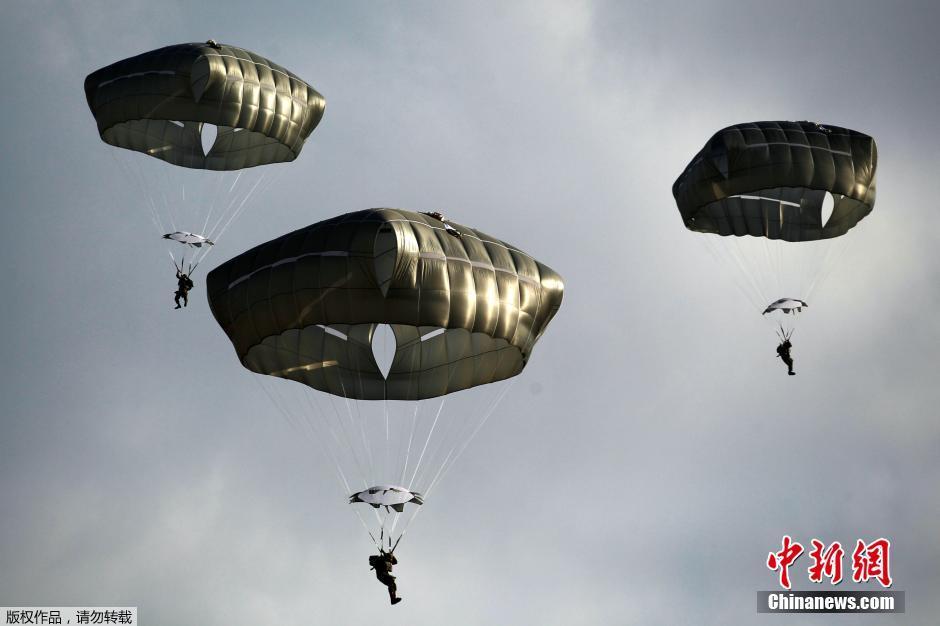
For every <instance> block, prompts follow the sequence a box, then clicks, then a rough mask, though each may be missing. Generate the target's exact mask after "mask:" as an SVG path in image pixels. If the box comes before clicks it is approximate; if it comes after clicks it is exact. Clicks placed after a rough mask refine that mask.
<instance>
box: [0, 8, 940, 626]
mask: <svg viewBox="0 0 940 626" xmlns="http://www.w3.org/2000/svg"><path fill="white" fill-rule="evenodd" d="M937 18H938V15H937V10H936V8H935V7H934V6H932V5H931V4H930V3H914V2H910V3H901V4H900V5H891V6H887V5H879V4H877V3H859V2H830V3H826V4H823V5H819V4H816V3H808V2H795V3H786V4H779V3H709V4H708V5H704V4H701V3H681V2H672V3H662V2H661V3H643V2H634V3H589V2H579V3H556V4H545V3H542V2H531V3H511V4H507V3H491V4H488V5H481V4H480V3H459V4H451V5H446V6H444V5H437V4H433V3H417V4H408V5H399V4H394V3H369V4H365V3H362V4H347V5H344V6H342V7H337V6H334V5H329V4H321V3H316V4H310V3H297V4H291V3H271V4H270V5H269V6H265V7H262V8H259V7H258V6H257V5H256V4H249V3H243V2H230V3H226V4H225V5H221V4H217V3H214V4H213V5H211V6H208V5H207V6H199V7H197V6H190V5H188V4H179V5H175V4H161V5H159V6H156V5H150V4H147V3H140V4H133V3H122V4H121V6H120V8H117V7H116V6H113V5H111V4H110V3H69V4H64V3H30V4H25V3H24V4H19V5H15V6H12V7H9V8H7V11H6V12H5V19H4V22H3V25H2V26H0V35H2V37H0V42H2V43H0V46H2V48H3V52H4V58H6V59H8V60H9V59H14V60H15V62H13V63H7V64H5V65H4V69H3V70H2V72H3V79H4V81H3V82H4V84H5V85H8V86H12V88H9V89H7V90H6V92H5V93H4V96H3V97H4V110H5V111H6V113H7V115H6V118H5V122H4V124H3V130H4V134H5V141H4V145H5V146H7V148H6V150H5V155H6V156H5V158H4V160H3V165H2V168H0V189H2V190H3V191H2V195H3V199H4V203H3V205H4V207H5V210H4V211H3V213H2V220H3V229H2V235H0V237H2V246H0V262H2V263H3V266H4V267H6V268H7V271H6V272H4V274H3V276H2V277H0V281H2V290H3V293H4V294H6V295H7V297H6V298H5V299H4V300H3V302H2V304H0V315H2V319H3V320H4V322H5V323H4V331H3V337H2V340H3V345H4V350H3V353H4V355H5V359H4V363H5V364H4V366H3V376H2V377H0V397H2V398H3V400H2V411H0V428H2V431H0V432H2V433H3V435H2V437H0V495H2V497H3V501H4V504H5V509H4V523H3V525H2V529H0V555H2V561H3V567H2V568H0V602H2V603H3V604H7V605H10V604H14V605H18V604H30V603H35V604H58V605H68V604H122V605H139V606H140V607H141V614H142V616H143V619H144V620H145V622H146V623H154V624H171V623H200V624H255V623H275V622H277V620H281V621H283V622H284V623H300V622H307V623H317V624H321V623H322V624H342V623H356V624H358V623H366V622H368V621H371V620H374V619H381V620H385V621H388V620H392V622H393V623H399V622H400V623H405V622H407V623H411V624H422V623H425V624H440V623H452V624H477V623H500V624H505V623H509V624H536V623H538V624H566V625H567V624H597V623H607V624H644V625H647V624H676V623H714V624H750V623H754V621H755V615H756V614H755V612H754V607H753V602H754V600H753V598H754V596H753V592H754V591H755V590H757V589H769V588H772V586H773V584H774V580H775V579H774V577H773V573H772V572H770V571H769V570H767V569H766V567H765V566H764V558H765V556H766V553H767V552H768V551H770V550H773V549H775V548H776V547H777V545H779V541H780V538H781V536H782V535H783V534H784V533H789V534H792V535H793V536H794V537H795V538H799V539H800V540H801V541H803V542H804V543H805V544H808V542H809V540H810V539H811V538H812V537H814V536H818V537H820V538H823V539H825V540H827V541H833V540H840V541H842V542H843V543H852V542H854V540H855V538H857V537H862V538H867V539H873V538H875V537H876V536H881V535H884V536H888V537H890V538H891V539H892V541H893V543H894V551H893V552H892V557H893V559H894V563H893V569H894V576H895V580H896V585H895V586H896V588H897V589H903V590H906V591H907V594H908V595H907V599H908V613H907V615H906V616H899V617H897V618H893V619H892V618H885V617H877V618H869V619H859V620H853V623H874V622H875V621H876V620H877V622H878V623H879V624H881V623H901V622H902V620H903V621H904V623H917V624H927V623H931V622H932V619H933V616H934V615H936V614H937V612H938V611H940V603H938V599H937V597H936V594H935V593H934V590H935V589H936V588H937V586H938V584H940V574H938V570H937V567H936V562H937V559H938V557H940V543H938V539H937V533H936V524H935V523H934V522H933V520H935V519H937V515H938V513H940V511H938V507H940V500H938V492H937V487H936V485H937V484H938V479H940V464H938V461H937V455H936V449H937V444H938V443H940V428H938V423H937V420H936V419H935V413H936V408H935V407H936V406H937V404H938V400H940V391H938V389H937V386H936V384H935V378H936V373H935V372H936V366H937V362H938V360H937V357H938V346H940V322H938V321H937V316H936V315H934V313H933V312H934V311H935V310H936V309H937V305H938V304H940V294H938V289H937V280H936V278H937V276H938V265H937V260H936V254H935V252H934V250H935V249H936V246H937V244H938V240H937V234H936V233H937V232H938V231H937V228H936V225H937V218H936V216H935V215H936V212H935V211H934V209H933V207H932V206H931V205H930V202H929V200H927V201H925V198H929V197H930V196H929V192H930V189H931V188H932V183H933V178H934V176H935V171H936V169H937V166H938V165H940V159H938V152H937V149H936V138H937V136H938V128H937V122H936V119H937V118H936V114H935V109H936V102H937V97H938V94H940V76H938V74H937V72H936V71H935V70H934V69H933V66H934V64H933V60H934V59H935V58H936V57H937V53H938V44H937V43H936V38H935V36H934V33H933V30H934V25H935V24H936V23H937ZM208 37H214V38H216V39H219V40H222V41H231V42H234V43H237V44H239V45H244V46H246V47H248V48H250V49H254V50H257V51H258V52H259V53H261V54H265V55H268V56H270V57H272V58H274V59H276V60H278V61H279V62H282V63H283V64H284V65H285V66H287V67H290V68H291V69H293V70H294V71H296V72H297V73H298V74H299V75H300V76H303V77H306V78H309V80H310V81H311V82H312V84H313V85H314V86H315V87H316V88H317V89H318V90H320V91H321V92H322V93H323V94H324V95H325V96H326V98H327V111H326V115H325V116H324V119H323V122H322V123H321V125H320V127H319V128H318V129H317V130H316V131H315V132H314V134H313V135H312V136H311V139H310V141H309V142H308V144H307V147H306V148H305V150H304V153H303V155H302V156H301V158H300V159H298V161H297V162H295V163H293V164H291V165H290V166H288V167H284V168H282V171H281V172H280V174H279V176H278V179H277V185H276V186H275V187H274V188H273V189H272V190H271V191H270V192H269V193H268V194H267V195H266V196H265V197H263V198H259V199H258V201H257V203H256V204H255V205H254V206H252V207H251V208H250V209H249V210H248V211H247V212H246V214H245V215H244V216H243V217H242V218H241V219H240V220H239V221H238V222H237V223H236V224H235V225H234V226H233V227H232V229H231V230H230V231H229V232H228V233H227V234H226V237H225V239H224V240H223V241H222V242H220V244H219V249H218V250H217V251H216V252H214V253H213V256H212V257H210V261H209V262H208V263H209V264H210V265H212V264H215V263H217V262H219V261H221V260H222V259H224V258H228V257H230V256H233V255H234V254H236V253H238V252H240V251H242V250H244V249H247V248H248V247H250V246H253V245H255V244H257V243H259V242H261V241H265V240H267V239H270V238H272V237H275V236H277V235H280V234H282V233H284V232H287V231H288V230H291V229H294V228H299V227H301V226H304V225H307V224H309V223H312V222H314V221H318V220H320V219H323V218H325V217H328V216H332V215H334V214H338V213H341V212H345V211H351V210H357V209H361V208H366V207H369V206H381V205H391V206H402V207H407V208H412V209H417V210H430V209H438V208H439V209H442V210H444V211H445V213H447V214H448V215H452V216H453V218H454V219H455V220H458V221H462V222H466V223H468V224H471V225H473V226H475V227H479V228H481V229H482V230H484V231H486V232H491V233H493V234H494V235H496V236H499V237H501V238H503V239H505V240H507V241H510V242H514V243H517V244H518V245H520V246H521V247H523V248H524V249H526V250H528V251H531V252H532V253H533V254H535V255H536V256H537V257H539V258H540V259H544V260H545V261H546V262H547V263H549V264H550V265H551V266H552V267H554V268H556V269H557V270H558V271H559V272H561V274H562V275H563V276H564V277H565V279H566V281H567V294H566V301H565V303H564V306H563V308H562V310H561V312H560V314H559V316H558V317H557V319H556V320H555V321H554V322H553V323H552V326H551V328H550V329H549V331H548V332H547V334H546V336H545V337H544V339H543V340H542V341H541V342H540V344H539V346H538V347H537V349H536V350H535V353H534V357H533V360H532V363H531V365H530V366H529V367H528V368H527V369H526V372H525V373H524V375H523V376H522V378H521V379H520V381H519V382H518V383H517V384H516V385H515V387H514V388H513V390H512V392H511V393H510V394H509V395H508V396H507V397H506V399H505V400H504V401H503V403H502V404H501V406H500V408H499V409H498V410H497V412H496V414H495V415H494V416H493V418H492V419H491V421H490V422H489V423H488V424H487V426H486V428H485V429H483V431H481V433H480V434H479V436H478V437H477V439H476V440H475V441H474V442H473V445H471V446H470V448H469V449H468V451H467V452H466V454H465V455H464V456H463V457H462V458H461V459H460V462H459V463H458V465H457V467H456V468H455V469H454V471H452V472H451V473H449V474H448V475H447V477H446V481H445V483H444V484H443V485H442V487H441V489H440V491H438V492H437V493H436V494H435V498H434V500H433V501H432V502H429V503H428V504H427V505H426V509H427V510H426V511H424V512H423V513H422V516H421V517H420V518H419V520H418V521H417V522H416V523H415V526H414V528H413V529H412V530H411V531H409V535H408V539H407V542H406V543H405V544H403V546H402V550H401V560H402V563H401V565H400V570H401V571H400V575H399V576H400V577H399V583H400V588H401V591H402V594H403V596H404V597H405V598H406V601H405V602H404V603H403V604H401V605H399V606H397V607H396V608H395V611H394V612H391V613H390V611H389V609H388V607H387V605H386V604H385V598H384V594H383V591H382V589H380V588H379V587H378V584H377V583H376V582H375V581H373V580H371V576H372V574H371V572H369V571H368V569H367V566H366V560H365V559H366V555H367V554H368V552H369V550H370V544H369V543H368V540H367V539H366V538H365V537H364V533H363V532H362V529H361V528H360V527H359V524H358V522H357V521H356V519H355V516H353V515H351V514H350V513H349V511H347V510H346V509H345V505H344V503H343V495H344V494H343V493H342V492H341V490H340V489H338V488H337V485H336V481H335V479H334V478H332V476H331V474H330V471H331V467H330V465H329V463H328V462H326V461H325V460H324V459H322V458H319V455H318V453H317V451H316V448H315V446H312V445H311V444H310V443H309V442H306V441H304V440H302V439H300V438H297V437H296V436H295V433H293V431H292V430H291V429H290V427H289V426H288V425H287V424H285V422H284V420H283V419H282V418H281V417H280V416H279V415H278V413H277V412H276V411H275V410H274V409H273V407H272V406H271V404H270V403H269V402H268V400H267V398H266V397H265V396H264V394H263V393H262V391H261V389H259V387H258V386H257V385H256V384H255V383H254V381H252V378H251V377H252V375H251V374H250V373H248V372H247V371H245V370H244V369H243V368H241V366H240V365H239V364H238V363H237V361H236V359H235V356H234V352H233V350H232V349H231V347H230V345H229V344H228V343H227V341H226V339H225V337H224V336H223V334H222V333H221V331H220V330H219V329H218V327H217V326H216V325H215V323H214V321H213V320H212V319H211V315H210V313H209V311H208V307H207V306H206V303H205V301H204V299H203V297H202V296H203V294H204V291H203V289H202V288H203V285H202V284H201V282H202V281H201V280H198V279H200V278H202V277H204V274H203V275H202V276H201V277H200V276H197V287H196V292H194V302H193V305H192V306H191V307H190V308H189V310H187V311H185V312H178V311H171V310H170V306H171V292H172V288H173V279H172V268H170V270H169V271H168V264H167V263H166V261H164V260H163V259H164V258H165V256H164V255H165V253H164V252H163V250H162V248H161V247H160V246H161V242H158V241H153V240H152V239H153V238H152V236H151V235H152V230H151V227H150V225H149V224H148V218H147V215H146V212H145V211H143V210H141V209H140V208H139V203H140V198H139V196H138V191H137V189H136V188H135V187H134V186H133V185H132V184H130V183H129V182H128V181H126V180H121V177H120V175H119V174H120V169H119V168H118V167H117V166H116V164H115V162H114V160H113V159H112V158H111V155H110V154H109V148H108V147H107V146H105V144H103V143H102V142H101V141H100V140H99V139H98V137H97V134H96V132H95V128H94V124H93V121H92V119H91V116H90V115H89V113H88V111H87V107H86V105H85V102H84V94H83V93H82V87H81V85H82V80H83V79H84V76H85V75H86V74H87V73H88V72H89V71H91V70H93V69H95V68H97V67H100V66H102V65H104V64H107V63H110V62H112V61H114V60H116V59H119V58H123V57H126V56H129V55H131V54H135V53H137V52H140V51H143V50H146V49H150V48H154V47H157V46H160V45H165V44H170V43H176V42H180V41H188V40H193V41H198V40H205V39H206V38H208ZM756 119H815V120H820V121H824V122H832V123H838V124H841V125H845V126H848V127H851V128H857V129H858V130H861V131H864V132H868V133H870V134H871V135H872V136H874V137H875V138H876V139H877V141H878V147H879V154H880V164H879V175H878V180H879V186H878V189H879V196H878V201H877V205H876V208H875V211H874V213H873V214H872V215H871V216H870V217H869V218H868V219H866V220H865V221H864V222H863V223H862V224H861V225H860V226H859V228H857V229H856V230H855V231H853V232H852V233H850V236H851V237H852V242H851V245H850V247H849V249H848V251H847V252H846V254H845V256H844V257H843V259H842V261H841V263H840V264H839V266H838V267H836V268H835V269H834V271H833V274H832V275H831V277H830V278H829V280H828V282H827V283H826V285H825V289H824V290H823V292H821V293H820V297H819V299H818V306H814V307H813V309H812V317H809V316H808V317H807V321H806V323H805V325H804V326H801V328H800V331H799V333H800V335H799V340H798V341H797V343H796V347H795V355H796V358H797V364H798V370H799V372H800V375H799V376H796V377H795V378H794V379H787V378H786V377H785V376H783V375H782V374H784V372H783V371H782V368H781V367H780V365H779V364H778V363H776V362H775V360H774V359H773V358H772V352H771V350H772V348H773V342H774V338H773V336H772V335H771V334H770V333H769V332H768V330H767V328H766V327H765V326H764V325H762V324H761V323H760V322H759V321H758V320H757V319H752V318H753V315H752V314H751V312H750V308H749V307H748V305H747V302H746V301H745V300H744V299H743V298H742V297H741V296H740V294H738V292H737V291H736V290H735V287H734V284H733V281H732V279H731V277H730V276H729V275H728V274H727V272H728V269H727V268H724V267H722V266H720V265H717V264H715V263H714V262H713V261H712V259H711V258H709V256H708V254H707V251H706V250H705V248H704V247H703V246H701V245H699V242H697V241H696V240H695V236H694V235H693V234H691V233H689V232H687V231H685V230H684V229H683V227H682V224H681V222H680V220H679V217H678V213H677V211H676V209H675V205H674V203H673V201H672V197H671V193H670V187H671V184H672V182H673V180H674V179H675V177H676V176H677V175H678V173H679V172H680V171H681V169H682V168H683V167H684V166H685V164H686V163H687V162H688V160H689V158H690V157H691V156H692V155H693V154H694V153H695V152H696V151H697V150H698V149H699V148H700V147H701V146H702V145H703V144H704V142H705V141H706V140H707V138H708V137H709V136H710V134H711V133H712V132H714V131H715V130H716V129H718V128H721V127H723V126H726V125H728V124H733V123H737V122H743V121H749V120H756ZM299 198H308V199H307V200H303V201H299V200H298V199H299ZM814 304H815V303H814ZM532 484H545V485H552V486H553V488H554V489H556V490H562V491H563V492H565V493H568V494H571V497H570V498H564V499H558V498H547V497H545V496H544V495H543V494H542V493H541V492H540V491H539V490H537V489H535V490H531V491H526V490H522V487H523V486H529V485H532ZM480 490H483V491H485V492H486V493H487V494H488V496H487V498H486V499H485V501H479V500H478V499H475V498H473V497H470V496H467V495H466V494H472V493H477V492H479V491H480ZM800 566H801V568H802V567H805V566H806V563H805V562H804V561H801V562H800ZM795 578H796V579H797V580H798V581H799V582H798V584H800V583H802V586H804V587H805V586H806V585H807V584H808V583H806V580H805V577H804V576H802V569H801V570H800V573H799V574H797V575H795ZM843 586H845V584H844V583H843ZM828 621H829V620H825V619H813V618H811V617H808V618H806V619H802V618H801V619H800V620H799V623H801V624H823V623H828Z"/></svg>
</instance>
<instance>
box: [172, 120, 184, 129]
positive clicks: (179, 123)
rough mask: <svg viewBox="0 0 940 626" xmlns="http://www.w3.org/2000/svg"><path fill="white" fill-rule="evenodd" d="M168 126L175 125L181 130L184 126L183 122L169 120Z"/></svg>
mask: <svg viewBox="0 0 940 626" xmlns="http://www.w3.org/2000/svg"><path fill="white" fill-rule="evenodd" d="M170 124H176V125H177V126H179V127H180V128H182V127H183V126H184V124H183V122H181V121H179V120H170Z"/></svg>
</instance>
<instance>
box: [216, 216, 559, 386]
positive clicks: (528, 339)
mask: <svg viewBox="0 0 940 626" xmlns="http://www.w3.org/2000/svg"><path fill="white" fill-rule="evenodd" d="M451 229H456V230H457V231H459V232H460V233H461V236H460V237H456V236H452V235H450V234H449V233H448V231H447V229H446V228H445V225H444V224H443V223H442V222H441V221H439V220H436V219H435V218H433V217H431V216H429V215H425V214H422V213H414V212H411V211H403V210H398V209H372V210H368V211H359V212H356V213H349V214H346V215H341V216H339V217H336V218H333V219H330V220H326V221H324V222H320V223H318V224H314V225H312V226H308V227H307V228H302V229H300V230H298V231H295V232H293V233H290V234H288V235H284V236H283V237H279V238H278V239H275V240H273V241H269V242H268V243H265V244H262V245H260V246H258V247H256V248H254V249H252V250H249V251H248V252H245V253H244V254H242V255H240V256H238V257H236V258H234V259H232V260H230V261H228V262H226V263H224V264H222V265H221V266H219V267H218V268H216V269H215V270H213V271H212V272H211V273H210V274H209V276H208V279H207V281H208V282H207V285H208V290H209V304H210V307H211V308H212V312H213V314H214V315H215V318H216V320H217V321H218V322H219V324H220V325H221V326H222V328H223V329H224V330H225V332H226V334H227V335H228V336H229V339H231V341H232V343H233V345H234V346H235V351H236V352H237V354H238V357H239V359H240V360H241V362H242V364H243V365H244V366H245V367H247V368H248V369H250V370H252V371H254V372H257V373H259V374H268V375H271V376H279V377H281V378H288V379H291V380H295V381H297V382H301V383H303V384H305V385H307V386H309V387H312V388H314V389H318V390H320V391H325V392H327V393H332V394H334V395H337V396H342V397H344V398H355V399H360V400H420V399H425V398H433V397H436V396H441V395H444V394H447V393H452V392H454V391H460V390H461V389H467V388H470V387H475V386H477V385H483V384H486V383H491V382H495V381H499V380H503V379H506V378H509V377H511V376H515V375H516V374H518V373H519V372H521V371H522V368H523V367H525V364H526V362H527V361H528V359H529V355H530V354H531V352H532V349H533V348H534V347H535V343H536V342H537V341H538V339H539V337H541V336H542V333H543V332H544V330H545V328H546V326H547V325H548V323H549V322H550V321H551V319H552V317H553V316H554V315H555V312H556V311H557V310H558V307H559V306H561V299H562V291H563V283H562V280H561V278H560V277H559V276H558V274H556V273H555V272H554V271H553V270H552V269H551V268H549V267H547V266H546V265H544V264H542V263H540V262H539V261H537V260H535V259H534V258H532V257H531V256H529V255H528V254H526V253H525V252H523V251H521V250H519V249H518V248H516V247H514V246H511V245H509V244H507V243H504V242H502V241H499V240H498V239H496V238H494V237H491V236H490V235H487V234H485V233H482V232H479V231H476V230H474V229H472V228H469V227H467V226H461V225H459V224H454V225H452V226H451ZM380 324H388V325H390V326H391V328H392V331H393V332H394V338H395V345H396V350H395V356H394V360H393V362H392V364H391V369H390V370H389V371H388V374H387V376H386V375H383V373H382V372H381V371H380V368H379V365H378V364H377V363H376V361H375V358H374V356H373V350H372V338H373V332H374V331H375V329H376V326H378V325H380Z"/></svg>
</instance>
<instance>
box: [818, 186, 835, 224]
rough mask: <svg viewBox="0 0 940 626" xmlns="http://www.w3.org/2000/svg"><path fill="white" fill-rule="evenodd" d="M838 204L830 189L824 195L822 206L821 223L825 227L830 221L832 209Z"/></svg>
mask: <svg viewBox="0 0 940 626" xmlns="http://www.w3.org/2000/svg"><path fill="white" fill-rule="evenodd" d="M835 206H836V199H835V198H833V197H832V194H831V193H829V192H828V191H827V192H826V195H825V196H824V197H823V201H822V208H821V209H820V214H819V219H820V223H821V224H822V225H823V228H825V227H826V225H827V224H828V223H829V218H830V217H832V210H833V209H834V208H835Z"/></svg>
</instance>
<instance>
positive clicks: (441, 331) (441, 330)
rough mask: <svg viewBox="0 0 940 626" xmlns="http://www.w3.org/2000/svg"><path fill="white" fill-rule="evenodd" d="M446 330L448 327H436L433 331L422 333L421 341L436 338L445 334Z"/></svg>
mask: <svg viewBox="0 0 940 626" xmlns="http://www.w3.org/2000/svg"><path fill="white" fill-rule="evenodd" d="M446 330H447V329H446V328H435V329H434V330H432V331H431V332H429V333H428V334H426V335H421V341H427V340H428V339H434V338H435V337H437V336H438V335H443V334H444V332H445V331H446Z"/></svg>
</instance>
